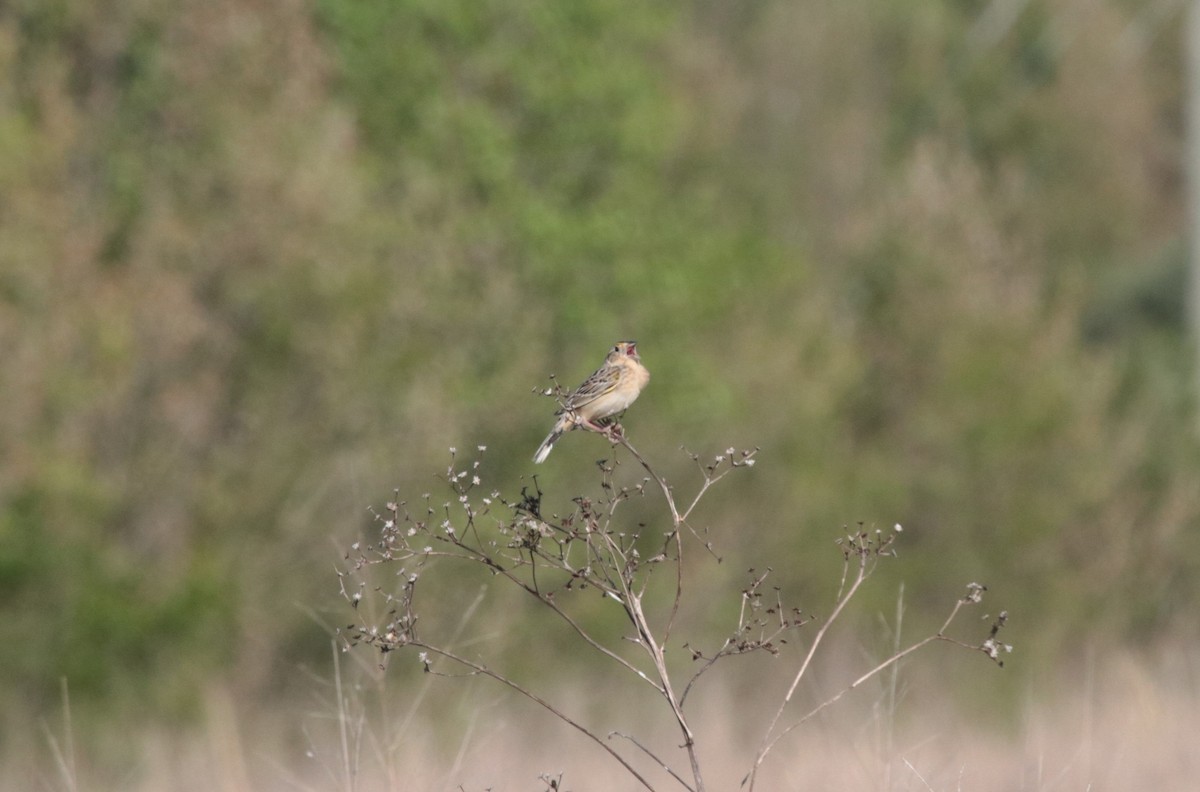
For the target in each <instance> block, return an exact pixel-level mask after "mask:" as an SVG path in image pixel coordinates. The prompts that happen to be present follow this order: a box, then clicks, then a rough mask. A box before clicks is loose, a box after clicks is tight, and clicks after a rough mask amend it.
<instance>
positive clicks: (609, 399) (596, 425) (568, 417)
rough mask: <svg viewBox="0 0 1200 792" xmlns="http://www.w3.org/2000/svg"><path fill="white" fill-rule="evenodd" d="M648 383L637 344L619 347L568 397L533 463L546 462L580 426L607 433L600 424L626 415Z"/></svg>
mask: <svg viewBox="0 0 1200 792" xmlns="http://www.w3.org/2000/svg"><path fill="white" fill-rule="evenodd" d="M649 381H650V372H649V371H647V370H646V367H645V366H643V365H642V359H641V358H640V357H638V353H637V342H635V341H621V342H620V343H618V344H617V345H616V346H614V347H613V348H612V350H611V351H610V352H609V353H608V357H606V358H604V365H603V366H601V367H600V368H598V369H596V371H595V373H593V374H592V376H590V377H588V378H587V379H585V380H584V381H583V384H582V385H580V386H579V387H578V388H576V389H575V390H573V391H571V393H569V394H567V398H566V400H565V401H564V402H563V408H562V409H561V410H559V411H558V412H556V413H555V415H557V416H558V420H557V421H556V422H555V424H554V429H552V430H551V431H550V434H549V435H547V436H546V439H545V440H543V441H542V444H541V445H540V446H539V447H538V450H537V453H536V454H534V455H533V461H534V462H544V461H545V460H546V457H548V456H550V449H552V448H554V442H555V441H556V440H558V438H560V437H562V435H563V432H568V431H570V430H572V429H576V428H578V427H580V426H582V427H584V428H586V429H591V430H592V431H593V432H608V431H609V429H608V428H606V426H603V425H601V422H603V421H604V420H605V419H606V418H611V417H612V416H614V415H617V414H618V413H621V412H624V411H625V409H626V408H627V407H629V405H631V404H633V401H634V399H636V398H637V397H638V394H640V393H641V392H642V388H644V387H646V383H647V382H649Z"/></svg>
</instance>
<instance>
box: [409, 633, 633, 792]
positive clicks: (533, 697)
mask: <svg viewBox="0 0 1200 792" xmlns="http://www.w3.org/2000/svg"><path fill="white" fill-rule="evenodd" d="M410 646H416V647H418V648H420V649H425V650H426V651H429V652H432V653H434V654H436V655H440V656H441V657H445V658H446V659H447V660H452V661H454V662H456V663H460V664H462V665H464V666H466V667H467V668H470V669H471V670H472V671H474V672H475V673H477V674H482V675H483V676H486V677H490V678H492V679H494V680H496V681H497V682H499V683H500V684H502V685H506V686H507V687H510V688H512V689H513V690H515V691H516V692H517V693H520V694H521V695H522V696H524V697H525V698H527V699H529V700H530V701H532V702H534V703H536V704H538V705H539V706H541V707H542V708H543V709H545V710H546V711H547V712H549V713H551V714H552V715H554V716H555V717H556V718H558V719H559V720H561V721H562V722H563V723H566V724H567V725H569V726H571V727H572V728H573V729H575V730H576V731H578V732H580V733H581V734H583V735H584V736H586V737H587V738H588V739H590V740H591V741H592V742H594V743H596V744H597V745H599V746H600V747H601V748H603V749H604V751H605V752H606V753H608V754H609V755H610V756H611V757H612V758H614V759H616V760H617V761H618V762H620V764H621V766H622V767H624V768H625V770H626V771H628V773H629V774H630V775H631V776H633V777H634V778H636V779H637V780H638V783H640V784H641V785H642V786H643V787H645V788H646V789H650V790H653V789H654V787H653V786H651V785H650V782H649V781H647V780H646V779H645V778H644V777H643V776H642V775H641V773H639V772H638V771H637V769H636V768H635V767H634V766H633V765H631V764H630V763H629V761H628V760H626V759H625V757H623V756H621V754H619V753H617V752H616V751H615V750H614V749H613V747H612V746H611V745H609V744H608V743H607V742H605V741H604V740H602V739H601V738H600V736H599V735H597V734H596V733H594V732H593V731H591V730H590V729H588V728H587V727H586V726H584V725H583V724H581V723H579V722H578V721H576V720H575V719H573V718H572V717H571V716H569V715H567V714H566V713H564V712H562V711H561V710H559V709H558V708H557V707H555V706H554V705H553V704H551V703H550V702H548V701H546V700H545V699H543V698H542V697H541V696H538V695H537V694H536V693H534V692H533V691H531V690H529V689H528V688H526V687H524V686H523V685H521V684H519V683H518V682H516V681H514V680H512V679H509V678H508V677H506V676H504V675H503V674H500V673H497V672H495V671H493V670H491V669H490V668H488V667H487V666H484V665H480V664H479V663H475V662H472V661H471V660H468V659H466V658H465V657H461V656H459V655H456V654H454V653H453V652H449V651H447V650H445V649H441V648H438V647H436V646H432V645H430V644H426V643H421V642H419V641H413V642H412V643H411V644H410Z"/></svg>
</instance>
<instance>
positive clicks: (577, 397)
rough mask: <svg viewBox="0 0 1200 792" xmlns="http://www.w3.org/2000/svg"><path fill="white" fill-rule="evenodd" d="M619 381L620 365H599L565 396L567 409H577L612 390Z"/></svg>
mask: <svg viewBox="0 0 1200 792" xmlns="http://www.w3.org/2000/svg"><path fill="white" fill-rule="evenodd" d="M620 381H621V367H620V366H601V367H600V368H599V369H597V370H596V372H595V373H594V374H592V376H590V377H588V378H587V379H586V380H584V381H583V384H582V385H580V386H579V387H578V388H576V389H575V390H574V392H572V393H571V395H570V396H568V397H567V409H568V410H578V409H579V408H580V407H583V406H584V405H586V404H589V403H590V402H593V401H595V400H596V399H598V398H600V397H601V396H603V395H604V394H606V393H609V392H610V391H612V389H613V388H615V387H617V383H618V382H620Z"/></svg>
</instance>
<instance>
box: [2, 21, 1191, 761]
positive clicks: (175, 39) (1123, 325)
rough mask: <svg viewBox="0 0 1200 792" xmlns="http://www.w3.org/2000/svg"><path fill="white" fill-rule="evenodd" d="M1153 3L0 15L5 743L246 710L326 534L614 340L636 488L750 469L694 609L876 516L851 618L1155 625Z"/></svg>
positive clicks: (534, 417)
mask: <svg viewBox="0 0 1200 792" xmlns="http://www.w3.org/2000/svg"><path fill="white" fill-rule="evenodd" d="M1182 7H1183V4H1182V3H1178V2H1169V1H1167V0H1163V1H1160V2H1149V3H1137V2H1126V1H1125V0H1101V1H1100V2H1095V3H1089V4H1081V3H1078V2H1072V1H1071V0H1044V1H1043V2H1017V3H1005V2H982V1H976V2H969V1H965V0H938V1H937V2H931V1H930V0H897V1H896V2H889V3H877V2H871V0H843V2H840V3H835V4H830V3H818V2H794V1H791V0H788V1H785V0H763V2H757V3H745V2H728V1H727V0H704V1H702V2H696V3H689V4H671V3H645V2H631V1H627V0H578V1H577V2H571V3H562V2H551V1H550V0H517V1H516V2H507V3H474V2H462V1H461V0H405V1H404V2H395V1H394V0H353V2H351V1H350V0H312V2H299V1H298V0H255V1H254V2H249V3H247V2H235V1H234V0H208V1H207V2H189V1H187V0H185V2H180V3H168V2H158V1H156V0H122V1H121V2H117V0H14V2H11V3H6V4H3V5H2V6H0V74H2V75H3V79H2V80H0V349H2V350H3V354H4V365H3V366H0V397H2V399H3V409H2V410H0V592H2V596H0V609H2V618H0V668H3V669H4V673H3V674H0V686H2V687H0V702H2V703H3V705H4V709H5V712H6V713H7V715H6V717H5V719H3V728H4V730H5V735H4V736H6V737H12V736H14V734H16V733H17V732H24V731H27V730H26V729H25V728H24V727H23V726H22V724H25V723H27V722H29V719H30V718H31V717H39V716H40V715H41V714H43V713H45V712H46V711H47V710H50V709H52V708H55V707H57V706H59V690H60V688H59V686H60V681H61V680H62V679H66V680H67V682H68V684H69V687H70V692H71V699H72V706H73V708H74V709H75V710H76V712H77V715H78V717H79V719H80V721H81V722H85V723H86V722H87V721H88V719H89V717H90V718H94V719H97V720H100V721H102V722H105V723H109V724H111V723H114V722H116V723H121V722H123V721H122V719H123V718H130V719H139V720H140V719H151V720H155V721H159V720H161V721H163V722H167V723H176V722H186V721H187V719H188V718H189V717H191V716H192V715H193V714H194V712H195V709H196V705H197V701H198V696H199V695H200V693H201V691H203V690H204V688H205V687H206V686H207V685H209V684H211V683H212V682H213V681H214V680H221V681H223V683H225V684H229V685H231V686H232V687H233V688H234V690H235V691H237V693H238V694H239V696H240V697H241V700H243V701H253V702H261V703H263V705H264V706H266V705H268V704H270V703H271V702H273V701H277V700H279V699H281V698H284V697H286V696H287V695H289V691H292V690H293V689H294V688H295V687H296V686H297V685H302V684H304V680H303V679H302V678H298V676H299V675H297V674H296V673H295V670H296V669H297V668H298V667H301V666H306V665H308V666H313V667H325V666H327V665H328V656H329V640H330V636H329V626H330V625H336V624H339V623H342V622H343V621H345V620H346V618H347V616H346V615H345V614H344V613H343V612H342V610H343V609H344V607H345V606H344V603H343V602H342V601H341V600H340V599H338V596H337V580H336V577H335V575H334V567H335V565H336V564H337V563H338V562H339V561H340V558H341V552H342V549H343V548H344V546H345V545H346V544H347V543H349V542H350V541H353V539H354V538H356V537H357V536H358V535H359V533H360V532H362V531H367V530H369V525H370V521H369V516H368V514H367V508H368V507H369V506H371V505H373V504H374V505H378V504H380V503H381V502H382V501H383V500H385V499H387V498H389V497H390V495H391V492H392V490H393V488H399V489H400V490H401V492H402V493H404V494H406V495H407V496H409V497H413V498H416V497H419V494H420V493H421V492H424V491H431V490H434V491H436V487H437V482H436V481H435V480H434V478H433V477H434V475H435V474H436V473H438V472H439V471H441V470H443V469H444V467H445V464H446V461H447V454H446V449H447V448H448V447H449V446H452V445H455V446H459V447H460V448H473V447H474V446H476V445H487V446H488V452H487V455H486V462H485V469H486V471H487V476H486V478H487V483H488V484H489V485H490V486H495V487H496V488H498V489H502V490H504V491H506V492H509V493H513V492H515V491H516V490H517V489H519V487H520V485H521V483H522V481H521V479H520V477H521V476H528V475H530V474H531V473H533V472H534V469H533V466H532V464H531V463H530V461H529V458H530V455H531V454H532V452H533V449H534V448H535V447H536V445H537V443H538V441H539V440H540V439H541V437H542V436H543V434H544V432H545V431H546V430H547V428H548V425H549V420H550V413H551V412H552V407H553V405H552V404H551V403H550V402H549V401H548V400H546V399H540V398H537V397H535V396H534V395H533V394H532V393H531V390H532V389H533V388H534V387H536V386H539V385H544V384H545V382H546V379H545V378H546V377H547V376H548V375H549V374H551V373H554V374H557V375H558V376H559V377H560V378H561V379H562V380H563V382H564V383H565V384H568V385H573V384H575V383H576V382H577V381H578V380H579V379H580V378H582V377H583V376H585V375H586V374H587V373H589V372H590V371H591V370H592V369H593V368H594V367H595V366H596V365H597V364H598V363H599V362H600V359H601V357H602V355H603V354H604V351H605V350H606V348H607V347H608V346H609V345H611V344H612V343H613V342H614V341H615V340H618V339H621V338H636V339H637V340H638V341H639V343H640V346H641V350H642V354H643V358H644V360H645V362H646V364H647V365H648V367H649V368H650V369H651V370H652V372H653V373H654V379H653V382H652V383H651V385H650V386H649V389H648V390H647V391H646V392H645V394H644V395H643V397H642V399H641V400H640V401H639V402H638V404H637V406H636V409H634V410H633V411H632V412H631V413H630V414H629V416H628V419H627V421H626V427H627V429H628V431H629V433H630V436H631V438H632V439H633V440H634V442H635V444H637V445H638V446H639V448H640V449H641V450H642V451H643V452H644V453H646V454H648V455H649V456H651V457H652V458H654V459H657V460H659V461H660V464H661V465H662V468H663V469H664V471H665V472H666V473H667V475H668V477H669V478H673V480H675V481H677V482H679V483H680V486H681V487H682V486H684V485H685V482H686V481H687V479H686V476H687V472H688V470H689V465H690V462H688V460H687V459H686V458H685V457H684V456H683V455H682V454H679V453H678V451H677V449H678V446H679V445H680V444H684V445H686V446H687V447H688V448H690V449H691V450H694V451H697V452H700V453H703V454H705V455H709V454H712V453H717V452H719V451H720V450H722V449H724V448H725V447H726V446H729V445H736V446H739V447H741V446H755V445H757V446H761V447H762V452H761V456H760V462H759V465H758V466H757V467H756V468H755V469H754V470H753V471H752V473H751V474H750V475H746V476H743V477H740V478H738V479H737V480H736V481H733V482H730V483H729V484H728V485H727V486H724V487H723V488H722V489H721V490H720V491H719V492H717V493H715V494H714V496H713V499H712V501H711V502H710V503H709V504H708V508H707V510H706V511H705V512H704V514H703V515H702V518H701V522H702V523H704V524H706V525H709V526H711V528H712V531H713V540H714V543H715V544H716V546H717V548H718V550H719V551H720V552H722V553H723V554H724V555H725V556H726V563H725V564H724V565H723V567H722V568H721V569H722V570H724V571H723V572H721V574H726V573H727V574H728V576H729V580H730V581H734V580H737V579H738V575H739V574H740V573H741V572H742V571H743V570H744V568H745V566H747V565H751V564H763V563H765V561H766V560H774V566H775V567H776V568H777V570H778V572H777V574H778V575H779V576H780V577H779V579H778V580H777V582H778V583H779V584H780V585H782V586H784V587H785V588H786V589H787V590H789V591H792V592H795V593H796V595H797V597H798V598H799V599H800V600H801V604H802V605H803V604H806V603H805V601H804V597H806V596H807V597H810V601H815V602H816V603H817V604H816V605H812V606H809V607H812V608H819V606H820V603H821V602H822V600H820V599H819V597H820V596H825V595H823V594H820V592H822V591H824V589H822V588H820V586H821V585H823V584H824V583H825V582H827V581H829V580H832V579H836V576H837V574H838V572H839V565H838V563H837V560H838V557H837V556H836V551H835V550H834V549H833V545H832V541H833V539H834V538H835V537H836V536H837V535H838V533H839V531H840V529H841V527H842V526H843V525H847V524H854V523H856V522H858V521H863V522H865V523H866V524H867V525H876V524H878V525H891V524H892V523H894V522H899V523H902V524H903V525H904V526H905V529H906V530H905V534H904V544H903V545H902V548H901V558H900V560H899V564H898V565H897V566H893V567H891V568H890V571H889V572H888V573H887V574H888V581H887V582H886V583H885V584H883V585H882V586H881V587H880V588H879V589H878V590H877V592H876V594H874V595H872V596H876V597H877V602H876V605H877V606H878V608H881V609H885V610H887V611H888V612H890V611H891V609H892V608H893V605H892V604H889V603H891V602H892V601H893V600H894V598H895V596H896V585H897V584H898V583H900V582H901V581H902V582H903V583H904V585H905V590H906V596H907V599H908V602H909V607H910V609H911V612H912V613H913V614H914V615H913V618H915V619H916V620H917V622H918V623H920V622H921V620H922V619H928V620H933V619H936V618H938V617H939V616H941V615H942V614H943V613H944V611H945V608H946V606H947V605H948V603H949V602H951V601H952V599H953V598H954V597H956V596H958V595H959V594H960V593H961V592H962V590H963V585H964V584H965V583H966V582H969V581H970V580H980V581H982V582H986V583H987V584H989V586H990V587H991V589H992V592H993V595H992V596H994V598H995V600H994V602H995V607H1007V608H1008V609H1009V610H1010V611H1011V612H1012V614H1013V623H1012V627H1011V634H1010V635H1009V639H1010V640H1011V641H1012V642H1014V643H1016V644H1017V645H1018V647H1019V653H1018V655H1017V656H1015V657H1014V659H1013V662H1011V663H1010V664H1009V666H1010V669H1011V670H1012V673H1013V675H1015V676H1016V677H1017V678H1021V676H1020V675H1022V674H1030V673H1033V674H1035V675H1036V674H1037V672H1038V669H1048V668H1053V667H1055V666H1056V664H1058V663H1061V662H1063V661H1065V660H1067V659H1069V658H1071V657H1073V656H1075V655H1078V654H1079V653H1081V652H1087V651H1094V649H1095V647H1097V646H1107V645H1119V644H1125V643H1153V642H1155V641H1156V640H1158V639H1160V638H1162V637H1164V636H1167V635H1176V636H1177V635H1179V634H1181V633H1185V634H1191V631H1193V630H1194V617H1193V618H1188V614H1189V612H1193V611H1194V609H1195V607H1196V606H1197V605H1198V604H1200V590H1198V585H1200V584H1198V582H1197V581H1200V576H1198V573H1200V569H1198V568H1197V567H1198V566H1200V538H1198V537H1200V534H1198V532H1197V530H1196V529H1197V523H1198V521H1200V489H1198V488H1197V487H1196V485H1195V482H1196V481H1197V477H1198V475H1200V457H1198V455H1197V451H1196V450H1197V443H1196V416H1195V413H1194V410H1193V406H1194V394H1193V391H1192V385H1193V382H1194V379H1195V377H1194V369H1193V366H1192V364H1191V352H1190V349H1189V345H1188V343H1187V339H1186V333H1185V325H1184V299H1183V295H1184V291H1185V289H1184V283H1185V264H1186V256H1185V251H1186V244H1185V242H1186V239H1185V234H1186V230H1187V229H1186V223H1185V214H1184V201H1183V191H1184V181H1183V174H1182V165H1181V161H1182V157H1181V148H1182V139H1183V129H1182V123H1183V121H1182V119H1183V106H1182V91H1181V81H1182V76H1181V71H1182V61H1183V54H1182V48H1181V42H1180V41H1179V35H1178V30H1179V27H1180V21H1181V15H1182ZM607 453H608V452H607V448H606V446H605V445H604V444H603V443H602V441H600V440H599V438H595V437H591V436H579V435H574V436H571V437H568V438H566V439H564V441H563V442H561V443H560V444H559V447H558V448H557V449H556V450H555V453H554V456H552V457H551V459H550V462H549V463H548V464H547V465H546V466H544V467H545V469H544V470H540V471H538V473H539V480H540V481H541V483H542V486H543V487H544V488H545V489H546V490H547V492H548V493H549V496H548V497H550V498H551V499H552V500H554V501H555V502H557V503H560V504H567V503H569V498H570V496H571V495H574V494H575V493H577V492H579V491H581V489H583V488H586V487H590V486H594V475H593V473H594V468H593V467H592V462H593V461H594V459H596V458H597V457H598V456H601V455H606V454H607ZM630 475H631V476H632V475H633V474H632V473H631V474H630ZM652 506H653V504H650V505H649V506H648V507H647V514H648V515H651V516H652V515H653V508H651V507H652ZM693 560H695V561H696V562H697V563H701V562H702V561H703V562H705V563H707V561H706V560H702V559H699V558H696V559H693ZM709 570H710V571H709V573H708V574H710V575H711V574H713V573H712V572H711V568H709ZM729 585H730V586H735V585H736V584H734V583H732V582H731V583H730V584H729ZM732 590H733V591H735V592H736V590H737V589H736V588H733V589H732ZM868 610H870V608H868ZM718 628H719V629H723V626H717V627H715V628H714V629H718ZM517 650H519V649H515V650H514V651H517ZM581 662H582V661H581ZM1005 673H1008V672H1005ZM89 713H91V714H90V715H89Z"/></svg>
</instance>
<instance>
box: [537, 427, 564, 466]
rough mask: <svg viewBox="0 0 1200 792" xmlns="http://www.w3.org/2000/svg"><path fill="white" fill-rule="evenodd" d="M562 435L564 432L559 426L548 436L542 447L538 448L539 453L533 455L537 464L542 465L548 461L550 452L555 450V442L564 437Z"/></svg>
mask: <svg viewBox="0 0 1200 792" xmlns="http://www.w3.org/2000/svg"><path fill="white" fill-rule="evenodd" d="M562 435H563V430H562V429H560V428H559V427H557V426H555V427H554V431H553V432H551V433H550V434H548V435H546V439H545V440H543V441H542V444H541V445H540V446H538V450H537V453H535V454H534V455H533V461H534V463H535V464H538V465H540V464H541V463H543V462H545V461H546V457H548V456H550V451H551V449H553V448H554V443H555V441H557V440H558V438H560V437H562Z"/></svg>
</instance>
